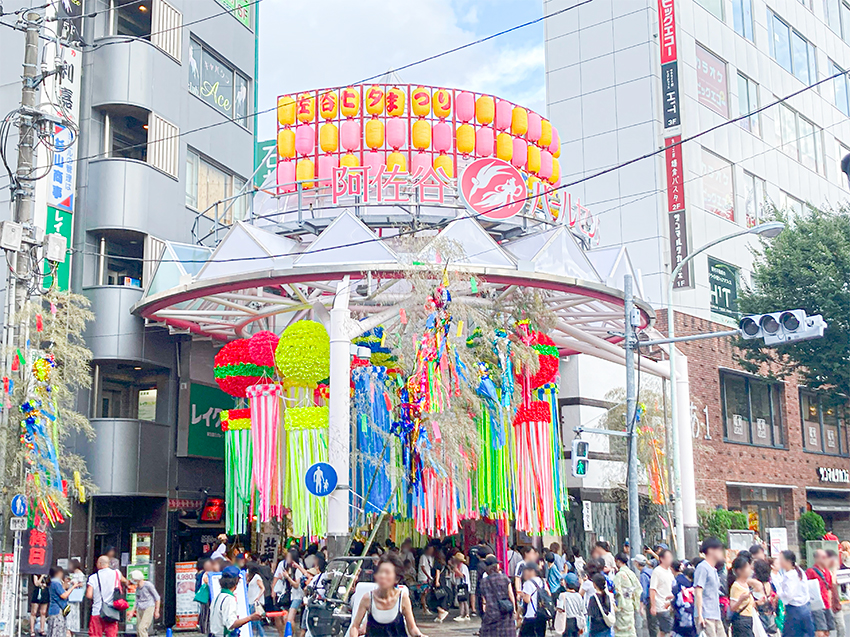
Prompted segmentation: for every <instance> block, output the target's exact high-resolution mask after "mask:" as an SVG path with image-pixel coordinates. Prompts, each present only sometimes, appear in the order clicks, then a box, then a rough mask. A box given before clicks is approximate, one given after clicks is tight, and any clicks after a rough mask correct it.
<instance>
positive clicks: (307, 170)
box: [295, 157, 316, 188]
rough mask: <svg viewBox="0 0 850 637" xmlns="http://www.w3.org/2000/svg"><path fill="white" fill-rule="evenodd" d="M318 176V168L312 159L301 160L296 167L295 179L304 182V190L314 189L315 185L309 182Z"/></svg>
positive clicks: (302, 185)
mask: <svg viewBox="0 0 850 637" xmlns="http://www.w3.org/2000/svg"><path fill="white" fill-rule="evenodd" d="M315 176H316V167H315V166H314V165H313V160H312V159H307V158H306V157H305V158H304V159H299V160H298V163H297V164H296V165H295V177H296V179H297V180H298V181H303V182H304V183H302V184H301V187H302V188H312V187H313V186H315V183H313V182H312V181H308V180H310V179H313V177H315Z"/></svg>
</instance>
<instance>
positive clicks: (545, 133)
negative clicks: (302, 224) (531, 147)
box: [537, 119, 552, 148]
mask: <svg viewBox="0 0 850 637" xmlns="http://www.w3.org/2000/svg"><path fill="white" fill-rule="evenodd" d="M551 143H552V122H550V121H549V120H548V119H544V120H542V121H541V122H540V139H538V140H537V145H538V146H540V147H541V148H548V146H549V144H551Z"/></svg>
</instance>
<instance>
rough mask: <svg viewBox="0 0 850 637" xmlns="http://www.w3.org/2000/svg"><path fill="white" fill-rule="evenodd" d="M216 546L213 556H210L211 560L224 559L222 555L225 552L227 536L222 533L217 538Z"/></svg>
mask: <svg viewBox="0 0 850 637" xmlns="http://www.w3.org/2000/svg"><path fill="white" fill-rule="evenodd" d="M216 539H217V540H218V546H217V547H216V549H215V551H213V554H212V555H211V556H210V559H211V560H217V559H218V558H224V554H225V553H226V552H227V535H226V534H224V533H222V534H221V535H219V536H218V537H217V538H216Z"/></svg>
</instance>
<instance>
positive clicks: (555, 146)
mask: <svg viewBox="0 0 850 637" xmlns="http://www.w3.org/2000/svg"><path fill="white" fill-rule="evenodd" d="M549 152H550V153H552V157H554V158H555V159H557V158H558V157H560V156H561V140H560V138H559V137H558V129H556V128H553V129H552V143H551V144H549Z"/></svg>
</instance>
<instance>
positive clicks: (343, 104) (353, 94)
mask: <svg viewBox="0 0 850 637" xmlns="http://www.w3.org/2000/svg"><path fill="white" fill-rule="evenodd" d="M339 98H340V99H339V101H340V110H341V111H342V114H343V115H344V116H345V117H357V115H358V114H359V113H360V91H359V90H357V89H356V88H353V87H348V88H344V89H342V90H341V91H340V93H339Z"/></svg>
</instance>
